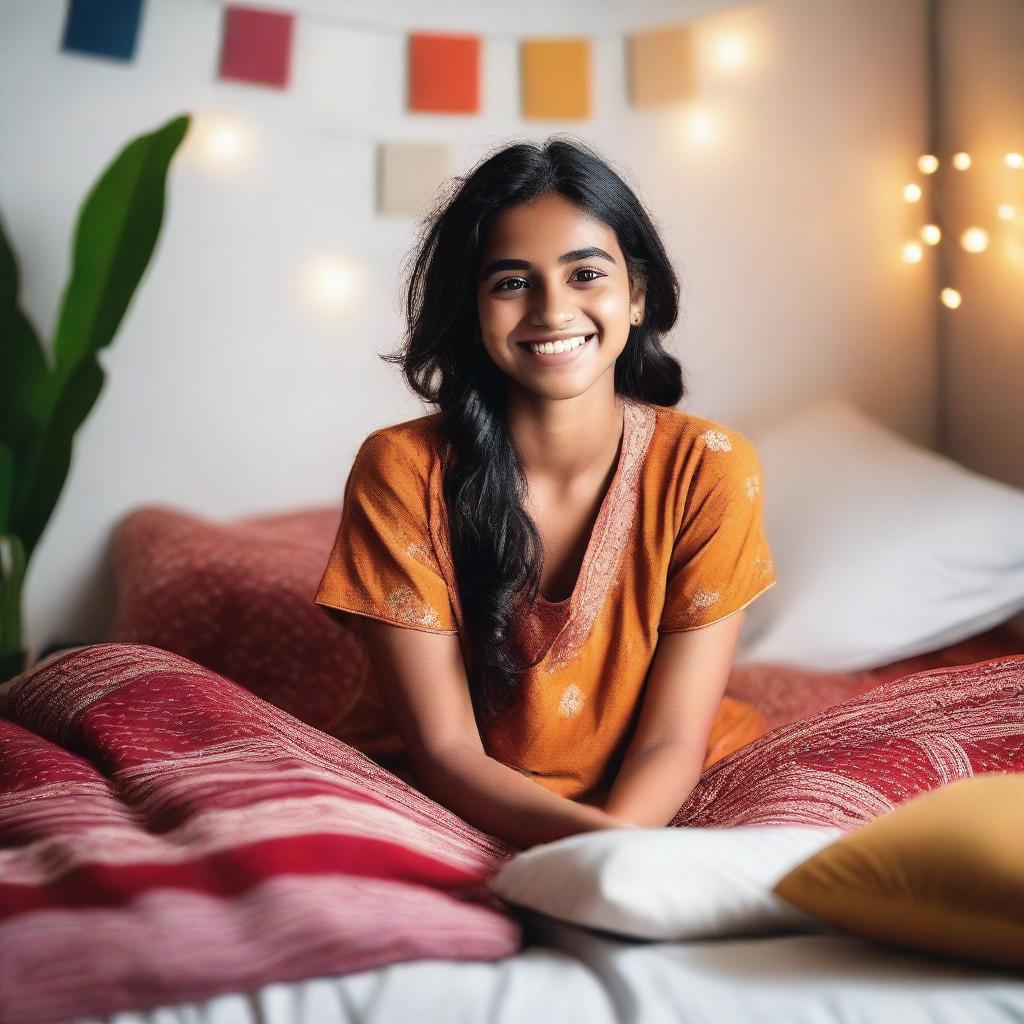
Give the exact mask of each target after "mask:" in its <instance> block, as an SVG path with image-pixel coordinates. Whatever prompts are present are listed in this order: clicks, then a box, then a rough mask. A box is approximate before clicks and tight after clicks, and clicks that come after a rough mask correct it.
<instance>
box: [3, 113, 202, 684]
mask: <svg viewBox="0 0 1024 1024" xmlns="http://www.w3.org/2000/svg"><path fill="white" fill-rule="evenodd" d="M190 123H191V119H190V117H189V116H188V115H181V116H178V117H175V118H173V119H172V120H170V121H168V122H167V123H166V124H165V125H163V126H162V127H161V128H158V129H157V130H156V131H154V132H152V133H150V134H148V135H141V136H139V137H138V138H136V139H134V140H132V141H131V142H129V143H128V144H127V145H126V146H125V147H124V149H122V150H121V152H120V153H119V154H118V155H117V156H116V157H115V158H114V160H113V161H112V162H111V163H110V165H109V166H108V167H107V169H106V170H105V171H104V173H103V174H102V176H101V177H100V178H99V180H98V181H97V182H96V184H95V185H94V186H93V187H92V189H91V190H90V192H89V194H88V195H87V196H86V198H85V201H84V202H83V203H82V206H81V208H80V209H79V213H78V220H77V223H76V226H75V234H74V243H73V247H72V259H71V273H70V276H69V278H68V282H67V286H66V287H65V289H64V295H63V298H62V302H61V308H60V314H59V316H58V319H57V328H56V331H55V334H54V338H53V345H52V356H51V359H50V360H48V359H47V356H46V353H45V352H44V350H43V348H42V346H41V345H40V342H39V337H38V334H37V332H36V331H35V329H34V328H33V326H32V324H31V323H30V322H29V320H28V318H27V317H26V316H25V314H24V312H23V311H22V309H21V308H20V306H19V305H18V267H17V263H16V262H15V259H14V253H13V250H12V248H11V246H10V243H9V242H8V240H7V236H6V234H5V232H4V230H3V226H2V224H0V683H3V682H4V681H5V680H8V679H11V678H12V677H14V676H16V675H18V674H20V673H21V672H22V671H24V669H25V661H26V652H25V649H24V648H23V647H22V640H21V596H22V588H23V585H24V580H25V574H26V568H27V566H28V563H29V561H30V560H31V558H32V553H33V552H34V551H35V548H36V545H37V544H38V543H39V538H40V537H41V536H42V533H43V530H44V529H45V528H46V524H47V522H48V521H49V519H50V516H51V514H52V513H53V509H54V506H55V505H56V503H57V499H58V497H59V496H60V492H61V488H62V487H63V486H64V481H65V479H66V478H67V473H68V468H69V466H70V464H71V448H72V442H73V440H74V435H75V431H76V430H78V428H79V426H81V424H82V422H83V421H84V420H85V418H86V416H88V415H89V412H90V410H91V409H92V407H93V405H94V404H95V402H96V399H97V397H98V396H99V393H100V391H101V389H102V388H103V381H104V373H103V368H102V367H101V366H100V364H99V361H98V359H97V353H98V352H99V350H100V349H101V348H103V347H104V346H105V345H109V344H110V342H111V341H112V340H113V338H114V335H115V333H116V332H117V329H118V327H119V326H120V323H121V320H122V318H123V317H124V314H125V311H126V310H127V308H128V305H129V303H130V302H131V300H132V296H133V295H134V293H135V289H136V287H137V286H138V283H139V280H140V278H141V277H142V275H143V273H144V272H145V270H146V267H147V266H148V264H149V260H150V257H151V255H152V253H153V249H154V247H155V245H156V239H157V235H158V234H159V233H160V226H161V223H162V222H163V214H164V190H165V185H166V179H167V169H168V166H169V164H170V161H171V157H172V156H173V155H174V153H175V151H176V150H177V148H178V146H179V145H180V143H181V141H182V139H183V138H184V137H185V133H186V132H187V130H188V127H189V124H190ZM51 360H52V364H53V365H52V366H51V365H50V361H51Z"/></svg>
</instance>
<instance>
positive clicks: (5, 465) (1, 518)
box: [0, 441, 14, 533]
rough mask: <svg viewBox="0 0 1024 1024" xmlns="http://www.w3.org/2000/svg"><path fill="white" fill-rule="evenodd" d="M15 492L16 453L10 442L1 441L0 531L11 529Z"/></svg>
mask: <svg viewBox="0 0 1024 1024" xmlns="http://www.w3.org/2000/svg"><path fill="white" fill-rule="evenodd" d="M13 493H14V454H13V452H12V451H11V446H10V445H9V444H7V443H6V442H4V441H0V533H6V532H7V531H8V530H9V529H10V523H11V499H12V497H13Z"/></svg>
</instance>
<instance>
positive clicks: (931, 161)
mask: <svg viewBox="0 0 1024 1024" xmlns="http://www.w3.org/2000/svg"><path fill="white" fill-rule="evenodd" d="M917 169H918V170H919V171H920V172H921V173H922V174H934V173H935V172H936V171H937V170H938V169H939V158H938V157H937V156H934V155H933V154H931V153H925V155H924V156H919V157H918V158H917Z"/></svg>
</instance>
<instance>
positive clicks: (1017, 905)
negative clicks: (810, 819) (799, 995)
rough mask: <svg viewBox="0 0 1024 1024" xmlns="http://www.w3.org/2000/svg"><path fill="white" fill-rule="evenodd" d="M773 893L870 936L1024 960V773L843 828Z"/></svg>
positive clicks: (972, 957)
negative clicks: (850, 829) (851, 828)
mask: <svg viewBox="0 0 1024 1024" xmlns="http://www.w3.org/2000/svg"><path fill="white" fill-rule="evenodd" d="M774 891H775V893H777V894H778V895H779V896H781V897H783V898H784V899H786V900H787V901H788V902H789V903H791V904H792V905H793V906H794V907H798V908H800V909H802V910H803V911H805V912H806V913H808V914H812V915H814V916H816V917H818V918H820V919H821V920H822V921H823V922H826V923H828V924H830V925H832V926H834V927H836V928H840V929H843V930H845V931H848V932H851V933H853V934H854V935H859V936H861V937H863V938H867V939H873V940H875V941H878V942H884V943H887V944H889V945H892V946H900V947H904V948H909V949H913V950H918V951H923V952H927V953H936V954H939V955H942V956H948V957H955V958H956V959H957V960H969V961H975V962H978V963H985V964H996V965H999V966H1004V967H1015V968H1018V969H1022V968H1024V773H992V774H988V775H979V776H976V777H974V778H969V779H961V780H959V781H957V782H952V783H949V784H948V785H945V786H942V787H940V788H939V789H937V790H934V791H933V792H930V793H925V794H923V795H921V796H918V797H916V798H914V799H912V800H909V801H907V802H906V803H904V804H901V805H900V806H899V807H897V808H895V809H894V810H892V811H889V812H888V813H886V814H883V815H882V816H881V817H879V818H876V819H875V820H874V821H872V822H870V823H869V824H867V825H864V826H863V827H861V828H859V829H856V830H855V831H853V832H850V833H849V834H847V835H845V836H842V837H841V838H840V839H838V840H837V841H835V842H833V843H831V844H829V845H827V846H826V847H824V849H821V850H819V851H817V852H815V853H814V854H812V855H811V856H810V857H809V858H808V859H807V860H806V861H804V862H803V863H802V864H799V865H797V866H795V867H794V868H793V869H792V870H790V871H789V872H788V873H787V874H786V875H785V876H784V877H783V878H782V879H781V880H780V881H779V882H778V883H777V885H776V886H775V889H774Z"/></svg>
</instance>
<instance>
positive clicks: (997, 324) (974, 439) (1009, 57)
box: [939, 0, 1024, 627]
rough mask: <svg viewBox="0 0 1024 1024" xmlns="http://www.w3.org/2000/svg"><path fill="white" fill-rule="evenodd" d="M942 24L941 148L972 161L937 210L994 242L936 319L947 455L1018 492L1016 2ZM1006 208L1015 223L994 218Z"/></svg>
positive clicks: (1022, 136)
mask: <svg viewBox="0 0 1024 1024" xmlns="http://www.w3.org/2000/svg"><path fill="white" fill-rule="evenodd" d="M939 16H940V17H939V25H940V29H941V32H940V42H941V54H942V69H943V74H942V88H941V103H942V110H943V124H942V130H943V140H944V141H945V142H946V144H947V145H948V147H949V148H950V151H953V150H959V149H962V150H965V151H967V152H968V153H970V154H971V157H972V161H973V162H972V165H971V167H970V169H969V170H968V171H967V172H966V173H964V174H960V173H957V172H952V173H951V174H949V175H948V176H947V177H946V179H945V182H946V184H945V187H944V188H943V197H942V198H943V207H942V212H943V214H944V216H945V219H946V221H947V227H948V229H949V231H948V233H949V234H951V235H959V233H960V232H961V231H962V230H963V229H964V228H966V227H969V226H971V225H974V224H976V225H978V226H980V227H984V228H985V229H986V230H988V231H989V235H990V243H989V248H988V249H987V250H986V251H985V252H984V253H967V252H965V251H964V250H963V249H962V248H960V246H959V245H957V244H955V243H954V244H953V245H952V246H950V248H949V250H948V251H949V252H950V254H951V256H952V259H951V261H950V268H949V270H950V278H951V283H952V284H953V285H955V287H957V288H958V289H959V290H960V291H961V293H962V294H963V303H962V304H961V306H960V307H959V309H956V310H952V311H948V312H945V313H944V315H943V332H942V338H943V342H944V347H945V351H946V352H947V359H946V367H947V380H948V384H947V387H946V393H947V400H946V410H947V416H948V435H949V441H948V451H949V454H950V455H951V456H952V457H953V458H955V459H957V460H959V461H960V462H963V463H964V464H965V465H967V466H970V467H971V468H972V469H975V470H977V471H978V472H979V473H984V474H986V475H988V476H992V477H996V478H997V479H1000V480H1005V481H1006V482H1007V483H1011V484H1015V485H1016V486H1018V487H1024V422H1022V416H1024V301H1022V299H1024V170H1010V169H1008V168H1007V167H1006V166H1005V165H1004V163H1003V156H1004V154H1005V153H1007V152H1010V151H1016V152H1024V113H1022V112H1024V3H1021V2H1020V0H972V2H971V3H970V4H964V3H957V2H952V0H941V2H940V3H939ZM1007 202H1009V203H1013V204H1014V205H1015V206H1016V208H1017V216H1016V217H1015V218H1014V219H1013V220H1012V221H1001V220H999V218H998V217H997V216H996V215H995V211H996V209H997V207H998V206H999V205H1000V204H1001V203H1007ZM1020 622H1021V624H1022V627H1024V616H1022V617H1021V619H1020Z"/></svg>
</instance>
